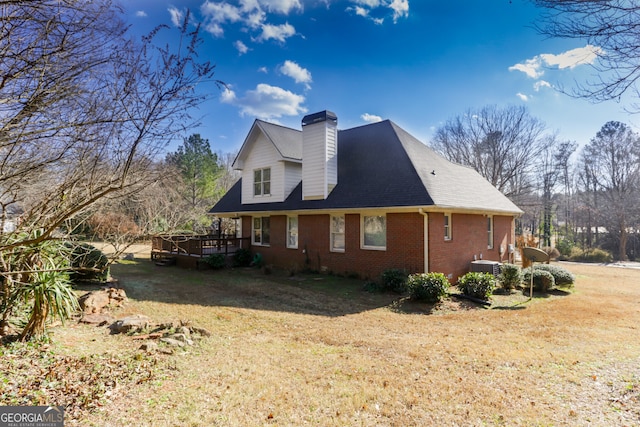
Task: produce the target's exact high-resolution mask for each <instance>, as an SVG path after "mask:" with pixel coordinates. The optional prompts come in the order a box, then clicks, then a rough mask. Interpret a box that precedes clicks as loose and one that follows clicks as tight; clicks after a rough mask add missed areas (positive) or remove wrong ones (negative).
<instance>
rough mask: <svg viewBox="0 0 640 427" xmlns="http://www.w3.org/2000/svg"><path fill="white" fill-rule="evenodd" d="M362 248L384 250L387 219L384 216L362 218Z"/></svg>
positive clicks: (365, 216)
mask: <svg viewBox="0 0 640 427" xmlns="http://www.w3.org/2000/svg"><path fill="white" fill-rule="evenodd" d="M362 247H363V248H368V249H386V247H387V217H386V216H384V215H363V216H362Z"/></svg>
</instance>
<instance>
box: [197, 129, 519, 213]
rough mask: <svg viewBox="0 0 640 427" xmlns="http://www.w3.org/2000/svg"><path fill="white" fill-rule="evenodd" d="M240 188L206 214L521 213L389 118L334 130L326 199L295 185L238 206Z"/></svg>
mask: <svg viewBox="0 0 640 427" xmlns="http://www.w3.org/2000/svg"><path fill="white" fill-rule="evenodd" d="M300 144H302V134H300ZM240 190H241V182H240V181H238V182H237V183H236V184H235V185H234V186H233V187H232V188H231V189H230V190H229V191H228V192H227V194H225V195H224V196H223V197H222V199H221V200H220V201H219V202H218V203H217V204H216V205H215V206H214V207H213V208H212V209H211V210H210V213H213V214H224V213H234V212H268V211H299V210H307V209H309V210H312V209H336V210H338V209H358V208H388V207H409V206H422V207H428V206H441V207H443V208H449V209H465V210H484V211H490V212H504V213H509V214H520V213H521V212H522V211H521V210H520V209H519V208H518V207H517V206H515V205H514V204H513V203H512V202H511V201H510V200H509V199H508V198H507V197H505V196H504V195H503V194H502V193H500V192H499V191H498V190H497V189H496V188H495V187H493V186H492V185H491V184H490V183H489V182H488V181H486V180H485V179H484V178H483V177H481V176H480V175H479V174H478V173H477V172H476V171H474V170H473V169H470V168H467V167H463V166H460V165H456V164H453V163H451V162H449V161H448V160H446V159H444V158H443V157H442V156H440V155H439V154H437V153H436V152H434V151H433V150H431V149H430V148H429V147H427V146H426V145H424V144H423V143H422V142H420V141H419V140H417V139H416V138H414V137H413V136H411V135H410V134H409V133H407V132H406V131H404V130H403V129H402V128H400V127H398V126H397V125H396V124H394V123H393V122H391V121H389V120H385V121H382V122H378V123H373V124H368V125H365V126H360V127H356V128H352V129H347V130H341V131H338V184H337V185H336V187H335V188H334V189H333V191H332V192H331V193H330V194H329V197H327V199H326V200H302V183H299V184H298V186H297V187H296V188H295V189H294V190H293V191H292V192H291V194H290V195H289V196H288V197H287V199H286V200H285V201H284V202H272V203H252V204H246V205H242V203H241V194H240Z"/></svg>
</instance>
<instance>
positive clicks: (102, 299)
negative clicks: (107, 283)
mask: <svg viewBox="0 0 640 427" xmlns="http://www.w3.org/2000/svg"><path fill="white" fill-rule="evenodd" d="M126 300H127V294H126V293H125V291H124V289H118V288H108V289H101V290H99V291H92V292H88V293H86V294H84V295H83V296H81V297H80V298H79V299H78V303H80V308H81V309H82V311H83V312H84V313H85V314H94V313H102V312H103V310H104V309H105V308H106V307H108V306H110V305H115V306H118V307H121V306H122V305H123V304H124V302H126Z"/></svg>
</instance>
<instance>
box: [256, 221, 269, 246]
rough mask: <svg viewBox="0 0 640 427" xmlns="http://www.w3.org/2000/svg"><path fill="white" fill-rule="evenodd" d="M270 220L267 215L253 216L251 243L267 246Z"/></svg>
mask: <svg viewBox="0 0 640 427" xmlns="http://www.w3.org/2000/svg"><path fill="white" fill-rule="evenodd" d="M270 225H271V221H270V218H269V217H268V216H262V217H260V216H256V217H254V218H253V232H252V233H251V243H253V244H254V245H260V246H269V243H270V242H271V235H270Z"/></svg>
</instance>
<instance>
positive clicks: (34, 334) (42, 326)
mask: <svg viewBox="0 0 640 427" xmlns="http://www.w3.org/2000/svg"><path fill="white" fill-rule="evenodd" d="M15 296H16V298H19V299H22V300H23V301H24V302H25V303H26V304H28V305H29V310H28V316H29V319H28V321H27V324H26V326H25V327H24V329H23V330H22V333H21V334H20V339H21V340H22V341H28V340H30V339H32V338H40V337H43V336H45V334H46V330H47V329H46V326H47V321H48V320H49V319H50V318H51V317H57V318H58V319H60V320H61V321H62V322H64V321H65V320H66V319H68V318H69V317H71V316H72V315H73V313H75V312H76V311H77V309H78V300H77V298H76V296H75V294H74V293H73V290H72V288H71V282H70V281H69V274H68V273H67V272H61V271H45V272H36V273H33V274H32V275H31V281H29V282H28V283H22V284H21V285H20V286H18V287H17V288H16V293H15Z"/></svg>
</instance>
